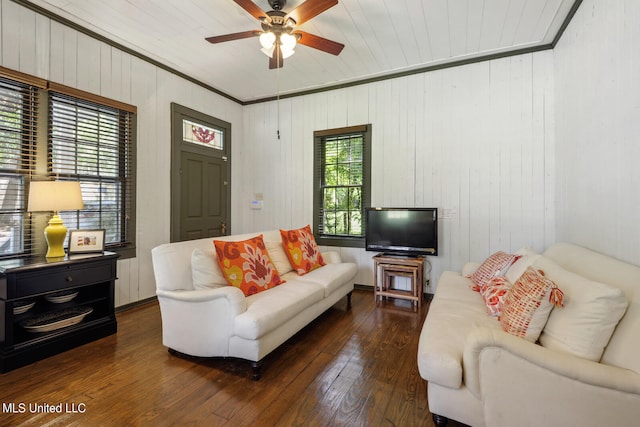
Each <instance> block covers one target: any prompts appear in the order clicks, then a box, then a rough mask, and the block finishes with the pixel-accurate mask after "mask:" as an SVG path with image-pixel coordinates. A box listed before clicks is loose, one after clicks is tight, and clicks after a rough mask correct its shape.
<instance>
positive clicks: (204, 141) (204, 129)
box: [182, 120, 224, 150]
mask: <svg viewBox="0 0 640 427" xmlns="http://www.w3.org/2000/svg"><path fill="white" fill-rule="evenodd" d="M182 139H183V140H184V141H185V142H190V143H192V144H198V145H202V146H205V147H210V148H215V149H218V150H224V132H223V131H222V130H220V129H215V128H212V127H209V126H205V125H202V124H199V123H195V122H192V121H190V120H182Z"/></svg>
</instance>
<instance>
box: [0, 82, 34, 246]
mask: <svg viewBox="0 0 640 427" xmlns="http://www.w3.org/2000/svg"><path fill="white" fill-rule="evenodd" d="M37 112H38V88H37V87H35V86H32V85H30V84H26V83H21V82H17V81H13V80H10V79H7V78H4V77H0V257H6V256H15V255H22V254H25V253H28V252H30V250H31V247H30V246H31V242H32V233H31V227H30V221H29V216H28V214H27V202H26V200H27V199H26V193H27V190H28V188H27V186H28V183H29V179H30V178H31V175H32V174H33V172H34V170H35V159H36V136H37V132H36V131H37Z"/></svg>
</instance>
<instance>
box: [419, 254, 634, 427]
mask: <svg viewBox="0 0 640 427" xmlns="http://www.w3.org/2000/svg"><path fill="white" fill-rule="evenodd" d="M545 259H547V260H549V259H550V260H552V261H553V262H555V263H556V264H555V265H559V266H560V267H561V268H562V269H564V270H566V271H568V272H573V273H577V274H578V275H580V276H582V277H584V278H586V279H585V280H586V281H589V280H590V281H592V282H591V283H593V282H599V283H604V284H607V285H609V287H615V288H618V289H621V290H622V291H623V292H624V295H622V298H624V297H625V296H626V299H627V300H628V307H627V309H626V313H624V311H623V313H624V316H623V317H622V319H621V320H620V322H619V323H618V324H617V326H616V327H615V330H614V332H613V335H612V336H611V339H610V341H608V344H606V343H605V344H604V345H605V346H606V347H604V352H603V354H602V357H601V359H600V360H597V361H592V360H587V359H585V358H581V357H576V356H574V355H572V354H569V353H567V352H565V351H558V350H557V349H551V348H549V346H544V345H541V344H540V343H539V342H538V343H531V342H529V341H526V340H525V339H522V338H518V337H515V336H512V335H509V334H508V333H506V332H503V331H502V329H501V326H500V323H499V322H498V320H497V319H496V318H492V317H489V316H488V315H487V314H486V311H485V306H484V302H483V300H482V298H481V297H480V294H478V293H477V292H474V291H473V290H471V289H470V283H471V280H470V279H468V278H467V277H464V276H462V275H461V274H459V273H454V272H445V273H443V274H442V276H441V278H440V280H439V283H438V286H437V288H436V291H435V295H434V299H433V301H432V302H431V305H430V308H429V312H428V315H427V318H426V320H425V323H424V325H423V329H422V332H421V335H420V340H419V346H418V368H419V372H420V376H421V377H422V378H423V379H425V380H426V381H427V394H428V401H429V409H430V411H431V413H432V414H433V420H434V422H435V423H436V425H445V424H446V423H447V419H454V420H456V421H459V422H462V423H465V424H468V425H471V426H489V427H501V426H507V427H510V426H542V425H543V426H546V427H548V426H562V427H566V426H581V427H583V426H599V427H601V426H605V425H615V426H631V425H638V422H640V421H639V420H640V267H638V266H635V265H632V264H628V263H625V262H622V261H619V260H616V259H614V258H611V257H608V256H605V255H602V254H599V253H596V252H594V251H591V250H589V249H585V248H583V247H579V246H576V245H573V244H567V243H557V244H555V245H553V246H551V247H550V248H549V249H547V250H546V251H545V252H544V254H543V257H542V258H540V261H542V262H547V264H549V263H548V261H545ZM537 262H538V261H537ZM566 271H565V272H564V273H563V274H565V275H567V274H571V273H566ZM563 277H564V276H563ZM573 277H575V276H573ZM581 283H582V282H581ZM558 286H560V288H562V284H558ZM565 286H566V285H565ZM614 290H615V291H616V292H618V291H617V290H616V289H614ZM586 291H587V290H585V293H586ZM573 292H574V295H573V297H574V299H575V297H576V296H579V295H576V294H575V290H573ZM618 293H619V294H620V292H618ZM570 298H572V295H566V294H565V299H566V300H567V302H566V304H565V307H564V308H554V309H553V310H554V311H552V315H553V314H554V313H555V310H563V309H566V308H568V307H569V302H570ZM596 302H597V301H595V300H594V301H586V303H596ZM550 323H551V317H550V318H549V321H548V322H547V325H546V326H545V328H548V327H549V324H550ZM543 334H545V332H544V330H543ZM542 337H543V335H541V338H540V342H542V341H543V339H542Z"/></svg>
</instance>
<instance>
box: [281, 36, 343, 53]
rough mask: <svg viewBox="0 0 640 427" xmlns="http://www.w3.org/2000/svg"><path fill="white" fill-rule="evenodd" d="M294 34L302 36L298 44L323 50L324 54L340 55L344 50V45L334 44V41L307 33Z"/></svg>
mask: <svg viewBox="0 0 640 427" xmlns="http://www.w3.org/2000/svg"><path fill="white" fill-rule="evenodd" d="M293 34H299V35H300V38H299V39H298V43H300V44H303V45H305V46H309V47H312V48H314V49H318V50H321V51H323V52H327V53H330V54H332V55H340V52H342V49H344V45H343V44H342V43H338V42H334V41H332V40H329V39H325V38H324V37H320V36H316V35H314V34H311V33H307V32H305V31H295V32H294V33H293Z"/></svg>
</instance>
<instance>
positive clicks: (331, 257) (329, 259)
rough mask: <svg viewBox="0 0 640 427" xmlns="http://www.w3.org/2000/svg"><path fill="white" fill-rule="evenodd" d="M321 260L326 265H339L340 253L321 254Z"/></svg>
mask: <svg viewBox="0 0 640 427" xmlns="http://www.w3.org/2000/svg"><path fill="white" fill-rule="evenodd" d="M322 259H323V260H324V262H325V263H327V264H340V263H341V262H342V257H341V256H340V252H337V251H327V252H322Z"/></svg>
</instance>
